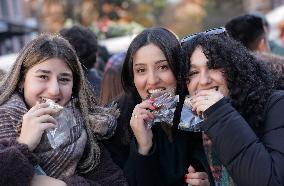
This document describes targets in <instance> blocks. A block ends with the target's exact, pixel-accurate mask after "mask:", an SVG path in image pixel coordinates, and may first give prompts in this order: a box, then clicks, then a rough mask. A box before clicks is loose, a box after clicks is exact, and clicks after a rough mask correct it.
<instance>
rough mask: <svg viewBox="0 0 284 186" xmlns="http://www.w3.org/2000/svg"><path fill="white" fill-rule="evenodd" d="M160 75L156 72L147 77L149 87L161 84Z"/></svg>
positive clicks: (151, 72)
mask: <svg viewBox="0 0 284 186" xmlns="http://www.w3.org/2000/svg"><path fill="white" fill-rule="evenodd" d="M159 80H160V78H159V74H158V72H156V71H150V72H149V73H148V76H147V83H148V84H149V85H156V84H157V83H158V82H159Z"/></svg>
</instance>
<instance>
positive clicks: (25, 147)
mask: <svg viewBox="0 0 284 186" xmlns="http://www.w3.org/2000/svg"><path fill="white" fill-rule="evenodd" d="M46 99H49V100H51V101H52V102H53V103H54V104H53V105H60V106H62V107H64V110H63V111H64V113H65V116H68V118H67V117H65V118H67V119H69V120H68V123H67V124H66V123H62V122H67V121H65V120H56V116H57V115H58V113H57V112H56V109H55V108H56V107H55V106H52V107H50V105H49V104H48V103H46V102H43V100H46ZM54 107H55V108H54ZM57 107H58V106H57ZM63 111H62V112H63ZM114 112H116V110H115V109H107V108H103V107H99V106H98V104H97V101H96V98H95V97H94V95H93V92H92V91H91V89H90V87H89V84H87V83H86V79H85V76H84V72H83V69H82V67H81V64H80V62H79V60H78V57H77V56H76V52H75V50H74V49H73V48H72V46H71V45H70V44H69V42H68V41H67V40H65V39H63V38H62V37H60V36H58V35H51V34H43V35H40V36H38V37H37V38H36V39H34V40H32V41H31V42H29V43H28V44H27V45H26V46H25V47H24V48H23V49H22V50H21V51H20V53H19V56H18V58H17V59H16V62H15V63H14V65H13V66H12V68H11V70H10V71H9V72H8V73H7V75H6V78H5V79H4V80H3V81H2V83H1V86H0V157H1V158H0V174H1V179H0V185H5V186H29V185H31V186H51V185H52V186H64V185H65V186H66V185H68V186H98V185H110V186H111V185H113V186H118V185H119V186H120V185H127V182H126V179H125V178H124V175H123V172H122V170H121V169H119V167H118V166H116V165H115V164H114V163H113V161H112V160H111V157H110V155H109V153H108V151H107V150H106V149H105V148H104V146H103V145H102V144H101V142H99V141H98V140H102V139H105V138H109V137H110V136H109V134H112V133H113V131H114V129H115V127H116V126H115V121H116V118H115V117H114V115H115V113H114ZM66 113H67V114H68V115H67V114H66ZM106 116H107V119H104V118H106ZM58 122H61V123H58ZM59 124H60V125H63V124H66V125H63V126H67V127H66V128H64V129H62V128H61V129H60V130H62V131H61V132H64V135H67V134H70V136H67V137H66V136H65V138H61V140H60V144H59V146H57V147H52V146H51V143H50V140H49V138H48V135H47V133H48V131H49V130H51V129H54V128H56V127H59V126H58V125H59ZM61 127H62V126H61ZM58 135H59V134H58ZM57 137H58V136H57ZM56 139H57V138H56Z"/></svg>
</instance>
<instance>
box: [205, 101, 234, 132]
mask: <svg viewBox="0 0 284 186" xmlns="http://www.w3.org/2000/svg"><path fill="white" fill-rule="evenodd" d="M229 102H230V100H229V98H227V97H223V98H222V99H220V100H219V101H218V102H216V103H215V104H213V105H212V106H211V107H209V108H208V109H207V110H205V111H204V113H203V117H204V122H203V124H202V125H201V128H202V130H203V131H205V132H207V131H208V130H209V129H210V128H211V127H212V126H213V125H214V124H215V123H216V122H217V121H218V120H219V119H220V118H221V117H223V116H225V115H227V114H228V113H230V112H232V111H234V108H233V107H232V106H231V105H230V103H229Z"/></svg>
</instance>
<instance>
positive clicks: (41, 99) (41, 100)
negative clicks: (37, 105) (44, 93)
mask: <svg viewBox="0 0 284 186" xmlns="http://www.w3.org/2000/svg"><path fill="white" fill-rule="evenodd" d="M48 100H51V101H53V102H54V103H58V102H59V101H60V99H50V98H46V97H41V98H40V102H41V103H45V102H47V101H48Z"/></svg>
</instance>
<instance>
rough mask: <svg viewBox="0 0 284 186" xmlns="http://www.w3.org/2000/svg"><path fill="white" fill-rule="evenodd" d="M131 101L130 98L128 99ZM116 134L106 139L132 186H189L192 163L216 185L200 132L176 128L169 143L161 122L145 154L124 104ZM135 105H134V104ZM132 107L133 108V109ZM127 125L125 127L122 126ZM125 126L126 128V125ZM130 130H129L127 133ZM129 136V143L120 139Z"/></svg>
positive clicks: (154, 128) (116, 161)
mask: <svg viewBox="0 0 284 186" xmlns="http://www.w3.org/2000/svg"><path fill="white" fill-rule="evenodd" d="M129 101H130V100H129V99H128V100H127V102H129ZM121 103H122V102H121V100H120V108H121V112H122V115H121V116H120V118H119V119H118V126H117V131H116V134H115V135H114V136H113V138H111V139H110V140H107V141H106V142H104V144H105V145H106V147H107V148H108V150H109V151H110V153H111V156H112V158H113V160H114V162H115V163H117V164H118V165H119V166H120V167H121V168H123V169H124V173H125V175H126V177H127V179H128V182H129V185H131V186H187V184H186V183H185V180H184V176H185V174H186V173H187V168H188V167H189V165H193V167H195V168H196V169H197V171H206V172H207V173H208V175H209V177H210V181H211V185H214V182H213V179H212V175H211V172H210V168H209V165H208V162H207V159H206V155H205V153H204V149H203V145H202V136H201V133H192V132H185V131H180V130H178V131H177V134H176V137H174V139H173V142H170V140H169V138H168V136H167V135H166V133H165V131H164V130H163V129H162V127H161V124H160V123H158V124H157V125H155V126H153V127H152V131H153V143H154V144H153V147H152V149H151V151H150V153H149V154H148V155H146V156H144V155H141V154H139V153H138V151H137V145H136V141H135V137H134V136H133V135H131V134H132V133H131V129H130V126H129V120H130V116H131V113H132V111H126V110H128V109H126V107H125V106H124V107H123V106H121ZM131 107H132V106H131ZM133 108H134V107H133ZM133 108H132V109H133ZM123 126H124V127H123ZM125 126H126V127H125ZM127 130H129V131H128V132H126V131H127ZM119 135H120V137H121V138H123V137H125V136H127V135H128V136H129V137H130V138H131V140H130V142H128V143H125V140H122V141H121V138H120V137H119Z"/></svg>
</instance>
